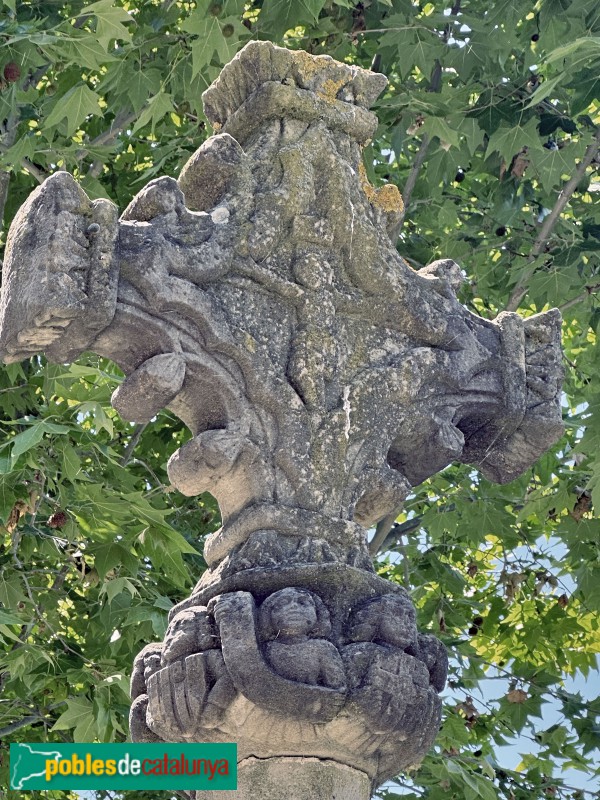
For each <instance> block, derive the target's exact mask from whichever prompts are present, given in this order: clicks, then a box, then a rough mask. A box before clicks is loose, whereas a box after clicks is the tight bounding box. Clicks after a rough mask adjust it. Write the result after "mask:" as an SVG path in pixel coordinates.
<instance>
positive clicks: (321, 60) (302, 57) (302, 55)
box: [293, 50, 331, 80]
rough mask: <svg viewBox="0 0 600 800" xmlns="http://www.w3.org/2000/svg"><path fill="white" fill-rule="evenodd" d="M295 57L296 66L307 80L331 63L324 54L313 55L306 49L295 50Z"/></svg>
mask: <svg viewBox="0 0 600 800" xmlns="http://www.w3.org/2000/svg"><path fill="white" fill-rule="evenodd" d="M293 57H294V64H295V66H296V68H297V69H298V71H299V72H300V74H301V75H302V77H303V78H304V79H305V80H311V78H314V77H315V75H316V74H317V73H318V72H321V70H323V69H325V68H326V67H327V66H328V65H329V64H330V63H331V61H330V60H329V59H325V57H324V56H311V54H310V53H306V52H305V51H304V50H296V51H294V54H293Z"/></svg>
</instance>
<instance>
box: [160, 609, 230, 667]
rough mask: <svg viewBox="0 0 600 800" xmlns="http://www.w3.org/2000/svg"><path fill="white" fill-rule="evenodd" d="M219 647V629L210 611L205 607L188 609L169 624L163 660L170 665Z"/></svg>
mask: <svg viewBox="0 0 600 800" xmlns="http://www.w3.org/2000/svg"><path fill="white" fill-rule="evenodd" d="M219 646H220V641H219V635H218V633H217V628H216V626H215V624H214V622H213V619H212V617H211V616H210V614H209V612H208V610H207V609H206V608H205V607H204V606H195V607H193V608H186V609H185V610H184V611H180V612H179V613H178V614H176V615H175V616H174V617H173V619H172V620H171V622H170V623H169V627H168V628H167V633H166V634H165V643H164V647H163V651H162V660H163V663H166V664H169V663H171V662H173V661H177V660H178V659H180V658H183V657H184V656H187V655H191V654H192V653H201V652H203V651H204V650H212V649H214V648H216V647H219Z"/></svg>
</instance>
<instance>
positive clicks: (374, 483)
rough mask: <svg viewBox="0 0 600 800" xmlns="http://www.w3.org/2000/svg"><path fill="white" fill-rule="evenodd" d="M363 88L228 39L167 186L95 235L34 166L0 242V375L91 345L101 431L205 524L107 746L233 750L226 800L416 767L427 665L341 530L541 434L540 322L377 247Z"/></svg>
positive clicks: (61, 178)
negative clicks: (147, 458) (131, 436)
mask: <svg viewBox="0 0 600 800" xmlns="http://www.w3.org/2000/svg"><path fill="white" fill-rule="evenodd" d="M385 85H386V79H385V77H383V76H382V75H377V74H373V73H370V72H367V71H365V70H362V69H359V68H358V67H353V66H349V65H347V64H340V63H337V62H335V61H333V60H332V59H331V58H329V57H326V56H311V55H308V54H307V53H303V52H297V51H294V52H292V51H288V50H285V49H282V48H279V47H275V46H273V45H272V44H270V43H268V42H251V43H250V44H248V45H247V46H246V47H245V48H244V49H243V50H242V51H241V52H240V53H238V55H237V56H236V57H235V58H234V59H233V61H232V62H231V63H230V64H228V65H227V66H226V67H225V69H224V70H223V72H222V74H221V76H220V77H219V79H218V80H217V81H216V82H215V83H214V84H213V86H211V87H210V88H209V89H208V90H207V92H206V93H205V96H204V101H205V112H206V115H207V117H208V119H209V120H210V122H211V124H212V125H213V128H214V130H215V132H216V133H215V135H214V136H213V137H211V138H210V139H209V140H208V141H207V142H205V143H204V144H203V145H202V146H201V147H200V149H199V150H198V151H197V152H196V153H195V154H194V155H193V156H192V158H191V159H190V161H189V162H188V164H187V165H186V166H185V167H184V169H183V171H182V173H181V175H180V176H179V179H178V180H174V179H172V178H159V179H157V180H154V181H152V182H151V183H149V184H148V185H147V186H146V187H145V188H144V189H143V190H142V191H141V192H140V194H139V195H137V197H136V198H135V199H134V200H133V201H132V202H131V204H130V205H129V207H128V208H127V209H126V210H125V212H124V213H123V214H122V216H121V217H120V218H118V216H117V211H116V209H115V207H114V206H113V205H112V204H111V203H109V202H107V201H104V200H97V201H94V202H90V200H89V199H88V198H87V196H86V195H85V193H84V192H83V190H82V189H81V188H80V187H79V186H78V185H77V184H76V183H75V181H74V180H73V179H72V178H71V177H70V176H69V175H67V174H66V173H64V172H59V173H57V174H55V175H53V176H52V177H50V178H49V179H48V180H47V181H46V182H45V183H44V184H43V185H42V186H41V187H40V188H39V189H38V190H37V191H36V192H34V193H33V194H32V196H31V198H30V199H29V200H28V202H27V203H26V204H25V205H24V206H23V208H22V209H21V210H20V212H19V214H18V215H17V217H16V219H15V221H14V223H13V226H12V228H11V231H10V234H9V242H8V246H7V254H6V259H5V283H4V287H3V295H2V307H1V310H0V313H1V324H2V327H1V332H0V348H1V349H2V353H3V357H4V359H5V360H7V361H16V360H19V359H22V358H25V357H27V356H29V355H31V354H33V353H37V352H39V351H43V352H45V353H46V355H47V356H48V357H49V358H51V359H53V360H55V361H66V360H69V359H73V358H76V357H77V355H78V354H79V353H81V352H82V351H83V350H93V351H95V352H96V353H99V354H100V355H103V356H107V357H109V358H111V359H113V360H114V361H115V362H116V363H117V364H118V365H119V366H120V367H121V368H122V369H123V371H124V372H125V374H126V376H127V377H126V379H125V381H124V382H123V384H122V385H121V386H120V387H119V389H118V390H117V391H116V392H115V395H114V397H113V404H114V406H115V408H117V410H118V411H119V412H120V413H121V414H122V416H123V417H125V418H126V419H129V420H132V421H136V422H144V421H148V420H150V419H151V418H152V416H153V415H154V414H156V413H157V411H159V410H160V409H161V408H163V407H165V406H166V407H168V408H169V409H171V410H172V411H173V412H174V413H176V414H178V415H179V416H180V417H181V419H182V420H184V421H185V423H186V424H187V425H188V426H189V427H190V429H191V431H192V439H191V440H190V441H189V442H188V443H187V444H185V445H184V446H183V447H182V448H181V449H180V450H178V451H177V452H176V453H174V454H173V456H172V457H171V459H170V462H169V475H170V478H171V481H172V482H173V484H174V485H175V486H176V487H178V488H179V489H180V490H181V491H182V492H184V493H185V494H188V495H194V494H197V493H200V492H204V491H207V490H210V491H211V492H212V493H213V494H214V495H215V496H216V498H217V499H218V501H219V505H220V508H221V513H222V518H223V527H222V528H221V530H219V531H218V532H217V533H215V534H213V535H212V536H210V537H209V538H208V540H207V542H206V545H205V550H204V555H205V559H206V562H207V564H208V566H209V568H208V570H207V571H206V572H205V573H204V575H203V576H202V578H201V579H200V581H199V583H198V585H197V586H196V588H195V589H194V591H193V593H192V595H191V597H190V598H188V599H187V600H186V601H184V602H183V603H180V604H179V605H178V606H176V607H175V608H174V609H173V610H172V613H171V616H170V623H169V628H168V631H167V634H166V636H165V640H164V642H161V643H158V644H155V645H149V646H148V647H146V648H145V649H144V650H143V651H142V652H141V653H140V654H139V656H138V658H137V659H136V662H135V664H134V669H133V678H132V698H133V706H132V712H131V732H132V737H133V739H134V740H136V741H148V742H150V741H182V742H194V741H198V742H202V741H212V742H224V741H236V742H237V743H238V751H239V759H240V765H241V766H240V775H241V786H242V788H241V789H240V792H241V793H238V794H236V797H237V798H239V799H240V800H241V798H244V800H245V798H250V797H252V798H254V797H260V798H264V800H284V799H285V800H304V798H308V797H310V798H311V800H312V799H313V798H318V800H321V798H322V800H326V798H327V800H329V799H330V798H331V799H332V798H334V797H337V798H340V797H342V796H343V797H344V798H346V800H350V798H356V800H359V799H360V800H367V798H368V796H369V793H370V791H371V790H372V789H373V788H375V787H377V786H378V785H380V784H381V783H382V782H383V781H385V780H386V779H388V778H390V777H392V776H393V775H395V774H397V773H398V772H399V771H400V770H402V769H404V768H406V767H409V766H413V765H415V764H417V763H418V762H419V760H420V759H421V758H422V757H423V756H424V754H425V753H426V752H427V750H428V748H429V747H430V746H431V743H432V742H433V740H434V738H435V735H436V733H437V730H438V728H439V722H440V700H439V698H438V692H439V691H441V689H442V688H443V686H444V683H445V679H446V670H447V659H446V652H445V649H444V647H443V646H442V644H441V643H440V642H439V641H438V640H437V639H435V637H433V636H431V635H428V634H422V633H419V632H418V631H417V628H416V625H415V612H414V608H413V606H412V603H411V601H410V598H409V596H408V595H407V593H406V591H405V590H404V589H402V588H401V587H400V586H398V585H396V584H392V583H389V582H388V581H385V580H383V579H382V578H380V577H378V576H377V575H376V574H375V572H374V570H373V566H372V563H371V559H370V557H369V553H368V548H367V541H366V531H367V529H368V528H369V527H370V526H371V525H373V524H374V523H375V522H376V521H377V520H379V519H381V518H383V517H384V516H386V515H388V514H389V513H390V512H391V511H392V510H393V509H395V508H398V507H399V505H400V504H401V503H402V501H403V500H404V498H405V497H406V496H407V495H408V494H409V493H410V492H411V491H413V487H415V486H417V485H418V484H419V483H420V482H421V481H423V480H424V479H425V478H427V477H428V476H430V475H433V474H435V473H436V472H437V471H439V470H441V469H443V468H444V467H445V466H446V465H447V464H449V463H451V462H452V461H462V462H464V463H467V464H471V465H473V467H475V468H477V469H479V470H480V471H481V472H482V473H483V474H484V475H485V476H486V477H487V478H488V479H490V480H494V481H499V482H505V481H510V480H512V479H513V478H515V477H516V476H517V475H519V474H520V473H521V472H522V471H523V470H525V469H526V468H527V467H529V466H530V465H531V464H532V463H533V462H534V461H535V459H536V458H537V457H538V456H539V455H540V454H541V453H542V452H543V451H544V450H545V449H546V448H547V447H548V446H550V445H551V444H552V443H553V442H554V441H556V439H557V438H558V436H560V433H561V430H562V427H561V421H560V407H559V394H560V383H561V377H562V376H561V368H560V360H561V354H560V315H559V313H558V312H557V311H550V312H548V313H544V314H539V315H536V316H533V317H529V318H527V319H521V318H520V317H519V316H518V315H516V314H512V313H508V314H501V315H499V317H498V318H497V319H496V320H494V321H489V320H486V319H482V318H480V317H478V316H476V315H474V314H472V313H471V312H469V311H468V310H467V309H465V308H464V307H463V306H462V305H461V304H460V303H459V302H458V300H457V297H456V291H457V289H458V288H459V287H460V284H461V281H462V272H461V270H460V269H459V267H458V266H457V265H456V264H454V263H453V262H452V261H449V260H442V261H437V262H435V263H433V264H430V265H429V266H427V267H425V268H424V269H422V270H420V271H419V272H415V271H414V270H412V269H411V268H410V267H409V266H408V265H407V264H406V263H405V261H404V260H403V259H402V258H401V256H400V255H399V254H398V252H397V251H396V249H395V247H394V244H393V243H392V242H391V241H390V238H389V236H388V233H387V229H388V228H391V229H393V228H394V225H395V224H396V221H397V219H398V215H399V214H400V212H401V210H402V200H401V197H400V195H399V193H398V190H397V189H396V188H395V187H393V186H385V187H383V188H380V189H375V188H374V187H372V186H371V185H370V184H369V182H368V180H367V177H366V172H365V168H364V165H363V161H362V148H363V147H364V146H365V144H366V143H367V142H368V141H369V139H370V138H371V137H372V136H373V134H374V132H375V129H376V126H377V120H376V118H375V116H374V115H373V114H372V113H370V112H369V111H368V108H369V106H370V105H371V104H372V102H373V101H374V100H375V98H376V97H377V96H378V95H379V93H380V92H381V91H382V90H383V89H384V88H385ZM258 786H260V787H261V788H260V790H259V789H257V787H258ZM205 796H207V795H200V796H199V798H198V800H203V799H204V797H205ZM221 797H222V795H221Z"/></svg>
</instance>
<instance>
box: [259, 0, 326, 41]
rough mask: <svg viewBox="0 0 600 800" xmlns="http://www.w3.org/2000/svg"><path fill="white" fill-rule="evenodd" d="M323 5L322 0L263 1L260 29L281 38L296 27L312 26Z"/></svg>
mask: <svg viewBox="0 0 600 800" xmlns="http://www.w3.org/2000/svg"><path fill="white" fill-rule="evenodd" d="M324 5H325V2H324V0H265V2H264V3H263V6H262V10H261V12H260V16H259V24H260V27H261V28H262V29H265V30H269V31H271V32H272V34H273V35H275V36H281V35H282V34H284V33H285V32H286V31H288V30H291V29H293V28H296V27H298V26H303V25H312V24H314V23H315V22H316V21H317V19H318V17H319V14H320V12H321V9H322V8H323V6H324Z"/></svg>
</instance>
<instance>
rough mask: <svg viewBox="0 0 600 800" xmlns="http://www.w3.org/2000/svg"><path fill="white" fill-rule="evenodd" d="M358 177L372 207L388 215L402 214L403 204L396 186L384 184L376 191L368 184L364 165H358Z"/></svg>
mask: <svg viewBox="0 0 600 800" xmlns="http://www.w3.org/2000/svg"><path fill="white" fill-rule="evenodd" d="M358 175H359V178H360V185H361V187H362V190H363V192H364V193H365V194H366V196H367V200H368V201H369V202H370V203H371V205H372V206H374V207H375V208H379V209H381V210H382V211H385V212H386V213H388V214H390V213H394V212H395V213H402V211H404V202H403V200H402V195H401V194H400V191H399V189H398V187H397V186H394V184H392V183H386V185H385V186H382V187H381V189H376V188H375V187H374V186H372V185H371V184H370V183H369V179H368V178H367V171H366V169H365V165H364V164H359V165H358Z"/></svg>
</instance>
